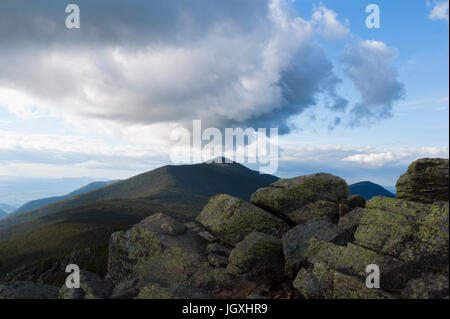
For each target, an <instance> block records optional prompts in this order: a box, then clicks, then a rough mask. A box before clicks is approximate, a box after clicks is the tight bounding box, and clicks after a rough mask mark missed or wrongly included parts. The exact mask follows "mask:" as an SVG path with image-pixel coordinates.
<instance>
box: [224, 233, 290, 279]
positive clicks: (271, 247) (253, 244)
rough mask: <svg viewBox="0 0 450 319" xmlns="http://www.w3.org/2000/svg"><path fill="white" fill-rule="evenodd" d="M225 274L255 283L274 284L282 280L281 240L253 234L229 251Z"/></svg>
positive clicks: (261, 234) (282, 257) (282, 258)
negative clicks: (244, 277) (246, 278)
mask: <svg viewBox="0 0 450 319" xmlns="http://www.w3.org/2000/svg"><path fill="white" fill-rule="evenodd" d="M227 273H229V274H232V275H234V276H241V275H245V276H246V277H248V278H249V280H251V281H253V282H257V283H276V282H278V281H280V280H282V279H283V278H284V256H283V246H282V244H281V240H280V239H278V238H276V237H273V236H270V235H267V234H263V233H259V232H253V233H251V234H250V235H248V236H247V237H245V239H244V240H243V241H241V242H240V243H238V244H237V245H236V247H235V248H234V249H233V250H232V251H231V254H230V259H229V264H228V266H227Z"/></svg>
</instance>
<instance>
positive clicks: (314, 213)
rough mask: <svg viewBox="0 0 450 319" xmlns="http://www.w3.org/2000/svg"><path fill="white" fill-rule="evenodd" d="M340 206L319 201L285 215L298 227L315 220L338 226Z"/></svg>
mask: <svg viewBox="0 0 450 319" xmlns="http://www.w3.org/2000/svg"><path fill="white" fill-rule="evenodd" d="M340 206H341V205H340V204H337V203H333V202H329V201H325V200H317V201H314V202H311V203H308V204H306V205H304V206H302V207H299V208H297V209H294V210H293V211H290V212H288V213H285V215H286V216H287V217H288V218H289V219H290V220H291V221H292V222H294V223H295V224H296V225H300V224H303V223H305V222H307V221H308V220H310V219H314V218H321V219H326V220H328V221H329V222H331V223H334V224H336V223H337V222H338V219H339V208H340Z"/></svg>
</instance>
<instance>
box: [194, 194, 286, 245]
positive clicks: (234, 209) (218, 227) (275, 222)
mask: <svg viewBox="0 0 450 319" xmlns="http://www.w3.org/2000/svg"><path fill="white" fill-rule="evenodd" d="M196 221H197V222H198V223H200V224H201V225H202V226H204V227H205V228H207V229H208V230H209V231H210V232H211V233H212V234H213V235H214V236H216V237H217V238H219V239H220V240H222V241H223V242H225V243H228V244H230V245H235V244H237V243H238V242H240V241H242V240H243V239H244V238H245V236H247V235H248V234H250V233H251V232H253V231H258V232H263V233H267V234H270V235H274V236H277V237H281V236H282V235H283V234H284V233H285V232H286V231H288V229H289V225H288V224H286V223H285V222H284V221H283V220H281V219H279V218H277V217H275V216H273V215H272V214H270V213H268V212H266V211H264V210H262V209H261V208H258V207H256V206H254V205H252V204H250V203H247V202H244V201H242V200H240V199H238V198H236V197H232V196H230V195H216V196H214V197H213V198H211V199H210V201H209V202H208V204H207V205H206V206H205V207H204V208H203V210H202V212H201V213H200V215H199V216H198V217H197V219H196Z"/></svg>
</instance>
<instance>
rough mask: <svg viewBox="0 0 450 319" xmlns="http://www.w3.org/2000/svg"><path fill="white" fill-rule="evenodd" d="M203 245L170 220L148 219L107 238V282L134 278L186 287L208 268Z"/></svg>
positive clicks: (166, 218)
mask: <svg viewBox="0 0 450 319" xmlns="http://www.w3.org/2000/svg"><path fill="white" fill-rule="evenodd" d="M206 245H207V242H205V241H204V240H202V239H201V238H200V237H199V236H198V235H196V234H195V233H193V232H192V231H190V230H189V231H185V228H184V226H183V225H182V224H179V223H177V222H176V221H175V220H173V219H172V218H170V217H168V216H165V215H162V214H156V215H153V216H150V217H148V218H146V219H144V220H143V221H141V222H140V223H139V224H137V225H135V226H133V227H132V228H131V229H130V230H128V231H126V232H118V233H114V234H113V235H112V236H111V240H110V250H109V260H108V278H109V279H111V280H112V281H113V282H114V283H118V282H121V281H126V280H129V279H132V278H136V277H140V278H145V279H147V280H149V281H151V282H155V283H160V284H163V285H166V286H170V285H172V284H174V283H180V282H185V283H188V282H189V281H190V280H193V278H195V276H196V275H198V273H199V272H200V271H203V272H204V271H208V270H210V268H211V267H210V266H209V263H208V260H207V256H206V253H205V251H206ZM202 267H204V268H202Z"/></svg>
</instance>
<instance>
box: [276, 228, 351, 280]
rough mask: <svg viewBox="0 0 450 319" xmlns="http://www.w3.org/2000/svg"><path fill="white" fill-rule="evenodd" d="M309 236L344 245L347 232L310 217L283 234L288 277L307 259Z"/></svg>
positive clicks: (295, 272) (293, 274)
mask: <svg viewBox="0 0 450 319" xmlns="http://www.w3.org/2000/svg"><path fill="white" fill-rule="evenodd" d="M311 238H316V239H318V240H325V241H330V242H334V243H337V244H340V245H345V243H346V242H347V239H348V234H347V233H346V232H345V231H344V230H343V229H341V228H339V227H338V226H337V225H335V224H333V223H330V222H329V221H327V220H325V219H311V220H309V221H307V222H306V223H304V224H302V225H298V226H296V227H294V228H292V229H291V230H290V231H288V232H287V233H286V234H285V235H284V236H283V251H284V256H285V259H286V265H285V270H286V273H287V274H288V275H289V276H290V277H295V275H296V274H297V271H298V270H299V269H300V267H301V266H302V265H303V264H304V263H305V262H306V261H307V257H308V255H307V254H308V251H309V245H310V239H311Z"/></svg>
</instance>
